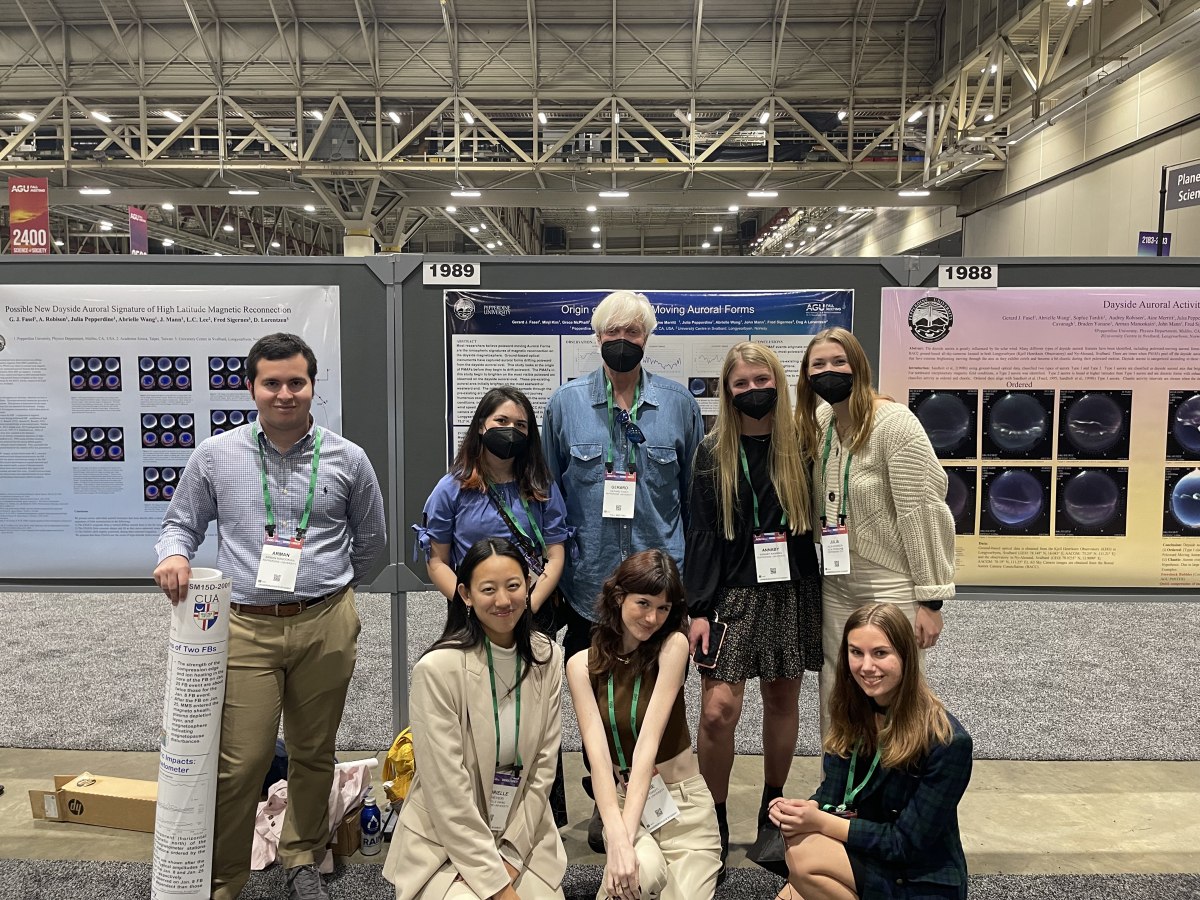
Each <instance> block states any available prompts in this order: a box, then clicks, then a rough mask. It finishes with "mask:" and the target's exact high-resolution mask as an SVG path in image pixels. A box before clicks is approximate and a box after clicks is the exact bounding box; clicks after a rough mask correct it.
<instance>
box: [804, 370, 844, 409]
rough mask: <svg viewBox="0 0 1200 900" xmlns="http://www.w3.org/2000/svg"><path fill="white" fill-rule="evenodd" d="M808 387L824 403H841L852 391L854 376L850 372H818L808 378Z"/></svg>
mask: <svg viewBox="0 0 1200 900" xmlns="http://www.w3.org/2000/svg"><path fill="white" fill-rule="evenodd" d="M808 385H809V387H811V388H812V389H813V391H814V392H815V393H816V395H817V396H818V397H820V398H821V399H822V400H824V401H825V402H826V403H829V404H833V403H841V402H842V401H843V400H845V399H846V398H847V397H849V396H850V392H851V391H852V390H853V389H854V375H853V374H851V373H850V372H819V373H817V374H816V375H811V376H809V379H808Z"/></svg>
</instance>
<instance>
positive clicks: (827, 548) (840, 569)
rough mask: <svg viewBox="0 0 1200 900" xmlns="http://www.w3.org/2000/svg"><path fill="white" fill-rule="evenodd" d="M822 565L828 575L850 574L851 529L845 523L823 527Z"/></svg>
mask: <svg viewBox="0 0 1200 900" xmlns="http://www.w3.org/2000/svg"><path fill="white" fill-rule="evenodd" d="M821 566H822V569H821V570H822V571H823V572H824V573H825V574H826V575H849V574H850V531H849V529H847V528H846V526H845V525H827V526H823V527H822V528H821Z"/></svg>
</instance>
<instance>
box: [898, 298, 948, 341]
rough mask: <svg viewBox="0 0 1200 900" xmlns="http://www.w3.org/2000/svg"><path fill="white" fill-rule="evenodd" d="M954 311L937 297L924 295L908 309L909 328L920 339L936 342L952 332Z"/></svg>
mask: <svg viewBox="0 0 1200 900" xmlns="http://www.w3.org/2000/svg"><path fill="white" fill-rule="evenodd" d="M953 324H954V311H953V310H951V309H950V305H949V304H948V303H947V302H946V301H945V300H941V299H939V298H937V297H922V298H921V299H920V300H918V301H917V302H916V303H914V304H913V307H912V309H910V310H909V311H908V328H909V330H910V331H911V332H912V333H913V337H915V338H916V339H917V340H918V341H922V342H924V343H926V344H936V343H937V342H938V341H940V340H941V339H942V338H944V337H945V336H946V335H948V334H949V333H950V326H952V325H953Z"/></svg>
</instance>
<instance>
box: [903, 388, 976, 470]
mask: <svg viewBox="0 0 1200 900" xmlns="http://www.w3.org/2000/svg"><path fill="white" fill-rule="evenodd" d="M908 408H909V409H911V410H912V411H913V413H915V414H916V417H917V419H918V421H920V423H921V427H922V428H924V429H925V434H926V435H927V436H928V437H929V443H931V444H932V445H933V450H934V452H935V453H936V454H937V455H938V458H939V459H976V458H978V456H979V450H978V446H979V445H978V443H977V442H976V434H977V432H978V428H977V427H976V421H975V417H976V410H978V408H979V391H975V390H910V391H909V392H908Z"/></svg>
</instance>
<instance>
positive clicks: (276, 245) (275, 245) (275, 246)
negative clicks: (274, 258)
mask: <svg viewBox="0 0 1200 900" xmlns="http://www.w3.org/2000/svg"><path fill="white" fill-rule="evenodd" d="M271 249H272V250H278V249H279V241H271Z"/></svg>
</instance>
